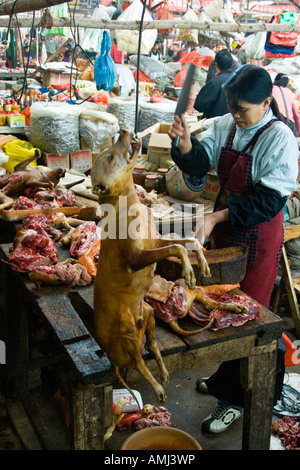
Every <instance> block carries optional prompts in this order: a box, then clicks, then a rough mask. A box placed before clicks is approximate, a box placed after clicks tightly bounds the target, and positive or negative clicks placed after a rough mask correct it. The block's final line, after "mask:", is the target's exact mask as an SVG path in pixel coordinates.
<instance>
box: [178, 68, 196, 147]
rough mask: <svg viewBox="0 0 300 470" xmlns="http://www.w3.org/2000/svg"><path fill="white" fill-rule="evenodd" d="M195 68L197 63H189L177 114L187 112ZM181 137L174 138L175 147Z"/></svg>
mask: <svg viewBox="0 0 300 470" xmlns="http://www.w3.org/2000/svg"><path fill="white" fill-rule="evenodd" d="M195 69H196V66H195V64H193V63H191V64H190V65H189V69H188V71H187V74H186V77H185V80H184V83H183V86H182V90H181V92H180V95H179V98H178V101H177V106H176V109H175V116H180V115H181V114H183V113H185V111H186V108H187V104H188V101H189V97H190V91H191V85H192V82H193V78H194V73H195ZM179 139H180V137H179V136H177V137H176V138H175V139H174V145H175V147H178V144H179Z"/></svg>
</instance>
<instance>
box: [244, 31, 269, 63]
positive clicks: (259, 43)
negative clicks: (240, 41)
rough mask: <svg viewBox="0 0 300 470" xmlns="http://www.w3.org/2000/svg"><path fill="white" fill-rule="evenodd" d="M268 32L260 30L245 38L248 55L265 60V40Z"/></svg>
mask: <svg viewBox="0 0 300 470" xmlns="http://www.w3.org/2000/svg"><path fill="white" fill-rule="evenodd" d="M266 38H267V33H266V32H263V31H260V32H258V33H255V34H251V35H250V36H247V37H246V38H245V46H244V47H245V52H246V54H247V56H249V57H251V59H255V60H263V59H264V58H265V42H266Z"/></svg>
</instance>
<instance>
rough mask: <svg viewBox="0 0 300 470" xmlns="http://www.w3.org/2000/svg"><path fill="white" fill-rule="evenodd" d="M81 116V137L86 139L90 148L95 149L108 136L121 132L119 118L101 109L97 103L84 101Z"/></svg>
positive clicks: (81, 106)
mask: <svg viewBox="0 0 300 470" xmlns="http://www.w3.org/2000/svg"><path fill="white" fill-rule="evenodd" d="M79 108H80V109H81V113H80V118H79V133H80V138H82V139H84V141H85V144H86V145H87V146H88V148H89V149H91V150H94V149H95V148H97V147H99V145H101V144H102V143H103V142H105V141H106V140H107V139H108V138H110V137H113V136H114V135H115V134H117V132H119V130H120V128H119V123H118V119H117V118H116V117H115V116H113V115H112V114H110V113H107V112H104V111H101V110H100V106H99V105H97V104H96V103H88V102H86V103H84V104H82V105H80V107H79Z"/></svg>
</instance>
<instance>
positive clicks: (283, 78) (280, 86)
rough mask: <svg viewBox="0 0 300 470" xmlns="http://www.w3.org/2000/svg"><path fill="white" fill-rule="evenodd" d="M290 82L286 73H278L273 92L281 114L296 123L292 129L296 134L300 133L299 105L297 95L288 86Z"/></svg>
mask: <svg viewBox="0 0 300 470" xmlns="http://www.w3.org/2000/svg"><path fill="white" fill-rule="evenodd" d="M288 83H289V77H288V76H287V75H286V74H284V73H278V74H277V75H276V77H275V80H274V82H273V90H272V94H273V97H274V99H275V100H276V102H277V105H278V108H279V111H280V112H281V114H282V115H283V116H284V117H285V118H288V119H289V120H290V121H292V122H293V123H294V125H295V126H294V129H292V130H293V132H294V134H295V135H299V133H300V117H299V114H298V110H297V105H296V96H295V94H294V93H293V92H292V90H290V89H289V88H287V86H288ZM282 93H283V96H284V99H283V96H282ZM284 100H285V103H284ZM285 104H286V107H285ZM287 114H288V115H287Z"/></svg>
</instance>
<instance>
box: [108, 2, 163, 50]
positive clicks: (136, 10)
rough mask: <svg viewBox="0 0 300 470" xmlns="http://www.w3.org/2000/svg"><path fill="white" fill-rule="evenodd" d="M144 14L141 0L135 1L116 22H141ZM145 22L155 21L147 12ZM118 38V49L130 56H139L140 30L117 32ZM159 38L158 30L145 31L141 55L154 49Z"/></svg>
mask: <svg viewBox="0 0 300 470" xmlns="http://www.w3.org/2000/svg"><path fill="white" fill-rule="evenodd" d="M142 12H143V4H142V2H141V1H140V0H134V1H133V2H132V4H131V5H130V6H129V7H128V8H126V10H125V11H123V13H122V14H121V15H120V16H119V17H118V18H117V19H116V21H127V20H128V21H129V20H138V21H141V18H142ZM144 21H147V23H148V22H149V21H153V18H152V16H151V15H150V13H149V12H148V11H147V10H146V11H145V15H144ZM116 37H117V43H118V48H119V49H120V51H123V52H128V53H129V54H137V52H138V43H139V30H138V28H137V30H136V31H130V30H116ZM156 37H157V31H156V29H146V30H144V31H143V34H142V38H141V54H148V53H149V52H150V50H151V48H152V47H153V45H154V43H155V40H156Z"/></svg>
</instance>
